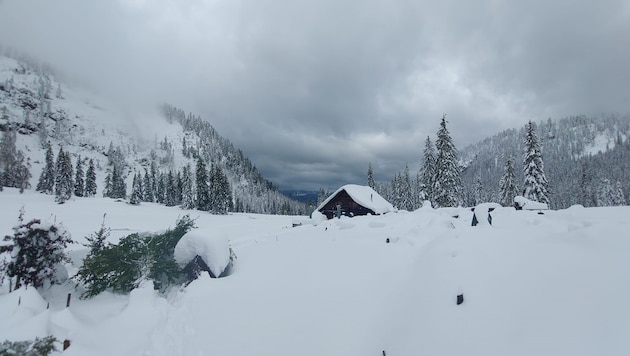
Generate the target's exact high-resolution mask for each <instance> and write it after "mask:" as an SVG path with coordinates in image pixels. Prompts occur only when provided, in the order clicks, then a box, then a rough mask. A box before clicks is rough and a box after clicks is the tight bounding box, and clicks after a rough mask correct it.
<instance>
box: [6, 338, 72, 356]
mask: <svg viewBox="0 0 630 356" xmlns="http://www.w3.org/2000/svg"><path fill="white" fill-rule="evenodd" d="M58 342H60V341H59V340H57V339H56V338H55V337H54V336H46V337H43V338H41V339H40V338H38V337H36V338H35V340H29V341H9V340H5V341H3V342H2V343H0V356H13V355H28V356H47V355H50V354H51V353H53V352H56V351H58V350H57V347H56V346H55V343H58Z"/></svg>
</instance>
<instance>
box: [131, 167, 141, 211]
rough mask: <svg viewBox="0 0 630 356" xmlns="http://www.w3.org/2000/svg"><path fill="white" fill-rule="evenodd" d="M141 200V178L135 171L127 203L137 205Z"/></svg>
mask: <svg viewBox="0 0 630 356" xmlns="http://www.w3.org/2000/svg"><path fill="white" fill-rule="evenodd" d="M141 201H142V179H141V178H140V176H139V175H138V174H137V173H136V174H134V175H133V183H132V184H131V197H130V198H129V204H132V205H138V204H140V202H141Z"/></svg>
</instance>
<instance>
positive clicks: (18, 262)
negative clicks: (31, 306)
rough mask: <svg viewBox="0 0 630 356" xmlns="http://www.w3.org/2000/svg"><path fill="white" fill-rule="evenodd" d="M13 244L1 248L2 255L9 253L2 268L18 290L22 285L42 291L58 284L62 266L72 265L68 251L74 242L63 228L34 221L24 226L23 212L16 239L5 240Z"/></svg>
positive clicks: (21, 212) (19, 219) (9, 237)
mask: <svg viewBox="0 0 630 356" xmlns="http://www.w3.org/2000/svg"><path fill="white" fill-rule="evenodd" d="M4 241H5V242H9V244H5V245H1V246H0V253H4V252H9V253H10V260H9V262H8V264H6V265H4V266H2V267H0V268H1V271H2V272H5V269H6V274H7V275H8V276H9V277H15V278H16V280H15V288H16V289H17V288H19V287H20V286H22V285H27V286H28V285H31V286H33V287H42V286H43V285H44V283H47V282H48V283H51V284H53V283H55V282H56V281H55V279H54V276H55V274H56V271H57V269H58V268H59V265H60V263H62V262H70V260H69V258H68V256H67V255H66V253H65V248H66V247H67V246H68V244H70V243H72V239H71V238H70V235H69V234H68V232H67V231H66V230H65V229H64V228H63V226H60V225H55V224H49V223H42V221H41V220H39V219H33V220H31V221H30V222H28V223H24V211H23V210H22V211H20V216H19V218H18V225H17V226H15V227H14V228H13V235H12V236H11V235H7V236H5V237H4Z"/></svg>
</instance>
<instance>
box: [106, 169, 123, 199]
mask: <svg viewBox="0 0 630 356" xmlns="http://www.w3.org/2000/svg"><path fill="white" fill-rule="evenodd" d="M109 197H110V198H114V199H125V198H126V197H127V184H126V183H125V178H124V177H123V176H122V172H121V171H120V170H119V168H118V165H116V164H115V165H114V169H113V170H112V175H111V193H110V194H109Z"/></svg>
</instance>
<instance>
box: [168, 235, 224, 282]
mask: <svg viewBox="0 0 630 356" xmlns="http://www.w3.org/2000/svg"><path fill="white" fill-rule="evenodd" d="M213 235H214V234H213V232H212V231H207V230H205V231H204V230H196V231H191V232H188V233H186V235H184V236H183V237H182V238H181V240H179V242H178V243H177V246H175V251H174V257H175V261H176V262H177V263H178V264H179V266H180V267H182V268H183V269H184V272H185V273H186V275H187V277H188V280H189V281H192V280H194V279H196V278H197V277H198V276H199V275H200V274H201V273H202V272H204V271H205V272H208V274H210V277H212V278H218V277H224V276H226V275H227V274H228V273H229V269H230V266H231V265H232V263H233V262H234V259H235V258H236V257H235V256H236V255H235V254H234V252H233V251H232V248H230V245H229V241H228V239H227V238H224V237H220V236H216V235H214V236H213Z"/></svg>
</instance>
